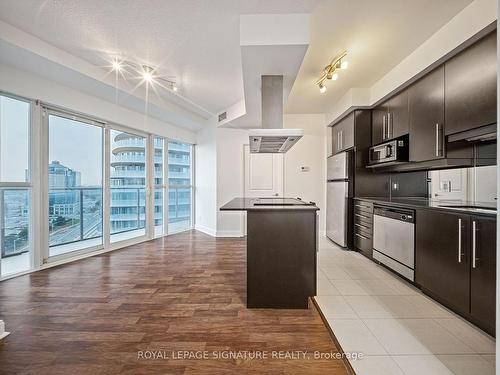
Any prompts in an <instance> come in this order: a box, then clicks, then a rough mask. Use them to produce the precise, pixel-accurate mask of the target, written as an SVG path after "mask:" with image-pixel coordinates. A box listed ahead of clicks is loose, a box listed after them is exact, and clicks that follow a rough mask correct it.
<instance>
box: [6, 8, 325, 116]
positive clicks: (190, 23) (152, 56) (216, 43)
mask: <svg viewBox="0 0 500 375" xmlns="http://www.w3.org/2000/svg"><path fill="white" fill-rule="evenodd" d="M318 2H319V0H272V1H264V0H217V1H208V0H183V1H179V0H177V1H175V0H148V1H146V0H142V1H137V0H106V1H102V0H85V1H81V0H64V1H58V0H50V1H49V0H45V1H36V0H23V1H19V0H2V1H1V4H0V19H2V20H3V21H5V22H7V23H9V24H11V25H13V26H15V27H17V28H19V29H21V30H23V31H26V32H28V33H30V34H33V35H35V36H37V37H38V38H40V39H42V40H44V41H46V42H49V43H51V44H53V45H55V46H56V47H59V48H61V49H63V50H66V51H68V52H70V53H72V54H74V55H76V56H79V57H81V58H83V59H85V60H87V61H89V62H92V63H94V64H97V65H105V64H106V60H108V61H109V60H110V59H112V57H113V56H115V55H119V56H125V57H127V58H129V59H132V60H134V61H138V62H142V63H147V64H150V65H152V66H155V67H159V70H160V71H161V73H162V74H164V75H167V76H170V77H172V78H175V79H176V80H177V81H178V82H179V87H180V93H181V94H182V95H183V96H185V97H187V98H188V99H190V100H191V101H193V102H195V103H197V104H198V105H200V106H201V107H203V108H205V109H207V110H208V111H210V112H212V113H217V112H219V111H220V110H222V109H224V108H227V107H228V106H230V105H232V104H234V103H236V102H238V101H239V100H241V99H242V98H243V81H242V68H241V53H240V39H239V15H240V14H258V13H309V12H310V11H311V10H312V9H313V7H314V6H315V5H316V4H317V3H318Z"/></svg>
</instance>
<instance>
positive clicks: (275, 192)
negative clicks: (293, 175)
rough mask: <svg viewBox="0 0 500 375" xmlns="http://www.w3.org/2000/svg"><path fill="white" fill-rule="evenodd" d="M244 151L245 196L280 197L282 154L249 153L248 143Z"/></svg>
mask: <svg viewBox="0 0 500 375" xmlns="http://www.w3.org/2000/svg"><path fill="white" fill-rule="evenodd" d="M244 153H245V191H244V194H245V197H248V198H258V197H278V196H279V197H282V196H283V154H251V153H250V147H249V146H248V145H245V146H244Z"/></svg>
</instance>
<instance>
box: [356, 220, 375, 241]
mask: <svg viewBox="0 0 500 375" xmlns="http://www.w3.org/2000/svg"><path fill="white" fill-rule="evenodd" d="M354 232H355V233H359V234H362V235H363V236H365V237H370V238H372V233H373V231H372V228H371V227H369V226H366V225H363V224H358V223H355V224H354Z"/></svg>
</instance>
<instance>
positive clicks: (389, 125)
mask: <svg viewBox="0 0 500 375" xmlns="http://www.w3.org/2000/svg"><path fill="white" fill-rule="evenodd" d="M392 136H393V135H392V116H391V112H389V113H388V114H387V138H391V137H392Z"/></svg>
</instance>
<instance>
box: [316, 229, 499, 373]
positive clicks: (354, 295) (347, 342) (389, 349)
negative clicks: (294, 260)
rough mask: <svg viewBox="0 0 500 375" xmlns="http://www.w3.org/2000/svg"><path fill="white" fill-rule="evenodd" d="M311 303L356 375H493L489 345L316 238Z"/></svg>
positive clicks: (362, 261)
mask: <svg viewBox="0 0 500 375" xmlns="http://www.w3.org/2000/svg"><path fill="white" fill-rule="evenodd" d="M318 268H319V269H318V296H317V297H316V301H317V302H318V305H319V307H320V309H321V311H322V313H323V314H324V315H325V317H326V319H327V320H328V323H329V325H330V327H331V328H332V330H333V333H334V334H335V336H336V337H337V339H338V341H339V343H340V345H341V346H342V349H343V350H344V351H345V352H361V353H363V358H362V359H359V360H356V361H352V362H351V363H352V366H353V368H354V370H355V371H356V374H357V375H377V374H381V375H392V374H399V375H414V374H415V375H417V374H418V375H422V374H425V375H444V374H447V375H451V374H455V375H462V374H463V375H489V374H495V339H494V338H492V337H491V336H489V335H487V334H486V333H484V332H483V331H481V330H480V329H478V328H476V327H474V326H473V325H471V324H470V323H468V322H467V321H465V320H464V319H462V318H460V317H459V316H457V315H456V314H454V313H452V312H451V311H449V310H448V309H446V308H444V307H443V306H442V305H440V304H438V303H437V302H435V301H433V300H432V299H430V298H429V297H427V296H426V295H424V294H422V293H421V292H420V291H419V290H418V289H417V288H415V287H413V286H412V285H411V284H409V283H407V282H406V281H404V280H403V279H401V278H399V277H397V276H395V275H394V274H392V273H391V272H389V271H388V270H386V269H385V268H383V267H381V266H378V265H377V264H375V263H373V262H371V261H370V260H368V259H366V258H365V257H364V256H362V255H361V254H359V253H356V252H352V251H345V250H342V249H341V248H339V247H337V246H336V245H334V244H333V243H332V242H330V241H329V240H328V239H326V238H324V237H323V238H321V241H320V251H319V254H318Z"/></svg>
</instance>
